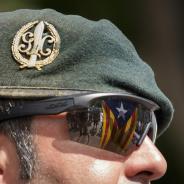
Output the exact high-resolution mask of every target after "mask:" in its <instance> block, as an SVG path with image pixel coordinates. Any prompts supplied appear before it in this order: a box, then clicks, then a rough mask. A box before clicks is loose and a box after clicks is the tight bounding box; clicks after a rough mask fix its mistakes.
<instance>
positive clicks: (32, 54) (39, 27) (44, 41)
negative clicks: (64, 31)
mask: <svg viewBox="0 0 184 184" xmlns="http://www.w3.org/2000/svg"><path fill="white" fill-rule="evenodd" d="M59 47H60V37H59V34H58V32H57V31H56V29H55V28H54V26H53V25H51V24H49V23H48V22H45V21H40V22H39V21H34V22H30V23H28V24H26V25H24V26H23V27H22V28H21V29H20V30H19V31H18V32H17V34H16V35H15V38H14V40H13V44H12V54H13V57H14V58H15V60H16V61H17V62H18V63H20V64H21V66H20V68H36V69H38V70H41V68H42V67H43V66H44V65H48V64H50V63H52V62H53V60H54V59H55V58H56V57H57V55H58V54H59Z"/></svg>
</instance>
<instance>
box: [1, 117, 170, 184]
mask: <svg viewBox="0 0 184 184" xmlns="http://www.w3.org/2000/svg"><path fill="white" fill-rule="evenodd" d="M67 129H68V127H67V123H66V119H65V114H62V115H61V116H37V117H35V118H33V134H34V143H35V145H36V150H37V159H38V160H37V165H36V170H37V172H35V175H34V177H33V179H32V181H31V182H30V184H38V183H39V184H73V183H75V184H83V183H88V184H96V183H100V184H139V183H142V184H147V183H149V182H150V181H152V180H156V179H158V178H160V177H161V176H163V175H164V174H165V172H166V168H167V164H166V161H165V159H164V158H163V156H162V154H161V153H160V152H159V151H158V150H157V148H156V147H155V145H153V144H152V142H151V141H150V140H149V138H148V137H146V139H145V140H144V142H143V144H142V145H141V146H140V147H139V148H137V149H136V150H134V151H133V152H132V153H129V154H128V155H126V156H122V155H118V154H115V153H112V152H109V151H104V150H100V149H96V148H91V147H89V146H84V145H81V144H79V143H76V142H73V141H70V140H69V135H68V131H67ZM0 145H2V146H1V151H0V168H1V169H0V174H1V175H0V184H21V183H23V182H22V181H20V180H19V179H18V178H17V176H18V172H19V163H18V158H17V156H16V150H15V147H14V146H13V144H12V143H11V142H10V140H8V139H7V138H6V137H3V136H1V135H0ZM10 163H11V165H10Z"/></svg>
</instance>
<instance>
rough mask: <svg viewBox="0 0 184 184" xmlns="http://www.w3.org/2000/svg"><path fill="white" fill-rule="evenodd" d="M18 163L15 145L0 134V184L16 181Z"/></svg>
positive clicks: (9, 183) (10, 183)
mask: <svg viewBox="0 0 184 184" xmlns="http://www.w3.org/2000/svg"><path fill="white" fill-rule="evenodd" d="M18 176H19V164H18V157H17V154H16V148H15V145H14V144H13V143H12V142H11V141H10V139H9V138H8V137H6V136H4V135H2V134H0V184H12V183H14V184H15V183H17V182H16V181H18Z"/></svg>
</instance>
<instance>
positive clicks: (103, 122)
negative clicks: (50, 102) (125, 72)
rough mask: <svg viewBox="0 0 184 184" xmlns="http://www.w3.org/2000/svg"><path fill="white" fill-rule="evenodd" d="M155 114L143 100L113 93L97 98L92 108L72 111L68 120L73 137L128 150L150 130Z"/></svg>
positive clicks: (90, 144) (112, 148)
mask: <svg viewBox="0 0 184 184" xmlns="http://www.w3.org/2000/svg"><path fill="white" fill-rule="evenodd" d="M151 116H152V112H150V110H149V109H147V108H145V107H144V105H142V104H138V103H136V102H133V101H131V100H127V99H121V98H112V97H111V98H106V99H98V100H95V101H93V102H92V103H91V104H90V106H89V107H88V108H85V109H78V110H72V111H70V112H69V113H68V114H67V121H68V124H69V132H70V136H71V139H72V140H73V141H77V142H79V143H82V144H86V145H89V146H94V147H97V148H102V149H106V150H109V151H113V152H116V153H125V152H126V151H127V150H129V149H130V148H131V147H133V146H135V145H140V144H141V143H142V141H143V139H144V138H145V136H146V135H147V133H148V132H150V128H151V127H152V126H151V123H152V117H151ZM153 134H155V132H154V133H153ZM151 139H152V136H151Z"/></svg>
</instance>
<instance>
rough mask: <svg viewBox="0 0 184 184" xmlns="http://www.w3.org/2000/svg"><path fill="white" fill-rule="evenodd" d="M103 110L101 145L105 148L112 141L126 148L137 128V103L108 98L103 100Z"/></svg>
mask: <svg viewBox="0 0 184 184" xmlns="http://www.w3.org/2000/svg"><path fill="white" fill-rule="evenodd" d="M102 112H103V120H102V134H101V139H100V146H101V147H102V148H105V147H106V146H107V145H108V143H109V142H110V141H112V142H113V143H114V144H116V145H118V146H119V147H121V149H126V147H127V146H128V145H129V144H130V142H131V140H132V138H133V136H134V133H135V130H136V124H137V116H138V110H137V105H136V104H135V103H133V102H128V101H120V100H116V99H108V100H106V101H103V104H102Z"/></svg>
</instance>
